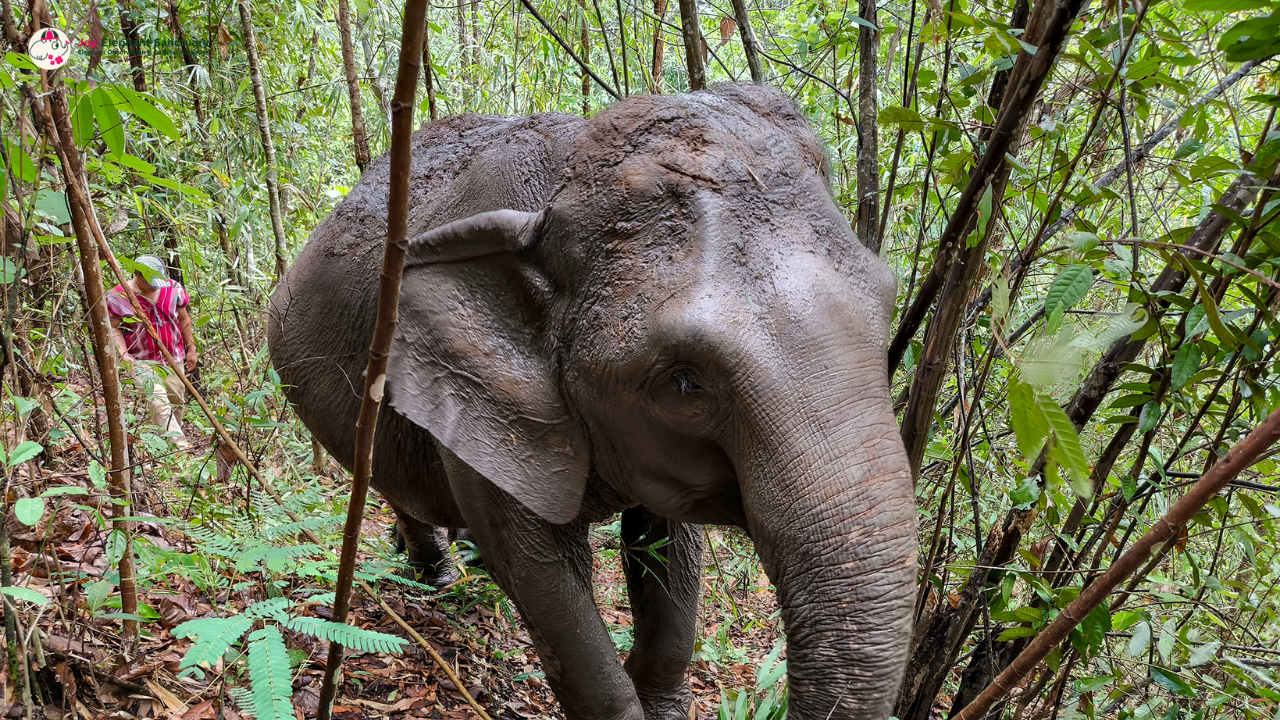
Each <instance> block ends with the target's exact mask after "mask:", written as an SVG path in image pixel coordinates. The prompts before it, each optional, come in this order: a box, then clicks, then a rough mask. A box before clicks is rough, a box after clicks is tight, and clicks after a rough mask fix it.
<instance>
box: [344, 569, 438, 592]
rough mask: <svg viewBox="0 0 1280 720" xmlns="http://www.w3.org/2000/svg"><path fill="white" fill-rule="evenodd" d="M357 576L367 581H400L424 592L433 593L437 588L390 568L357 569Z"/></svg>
mask: <svg viewBox="0 0 1280 720" xmlns="http://www.w3.org/2000/svg"><path fill="white" fill-rule="evenodd" d="M355 576H356V577H358V578H360V579H361V580H364V581H365V582H378V581H379V580H390V581H391V582H394V583H399V584H401V585H405V586H408V587H411V588H417V589H418V590H421V591H423V592H429V593H433V592H435V591H436V588H434V587H432V586H430V585H426V584H424V583H420V582H418V581H417V580H410V579H409V578H407V577H404V576H402V575H397V574H396V573H395V572H392V571H391V569H390V568H388V569H386V570H383V571H382V572H377V573H365V572H359V571H356V573H355Z"/></svg>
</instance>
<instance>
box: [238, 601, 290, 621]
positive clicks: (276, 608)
mask: <svg viewBox="0 0 1280 720" xmlns="http://www.w3.org/2000/svg"><path fill="white" fill-rule="evenodd" d="M292 604H293V601H292V600H290V599H289V598H287V597H274V598H271V599H270V600H263V601H261V602H256V603H254V604H252V605H250V606H249V607H247V608H245V610H244V614H245V615H247V616H249V617H252V618H265V617H276V616H277V615H280V614H281V613H282V612H284V609H285V608H287V607H289V606H290V605H292ZM276 619H277V620H279V618H278V617H277V618H276ZM281 622H283V620H281Z"/></svg>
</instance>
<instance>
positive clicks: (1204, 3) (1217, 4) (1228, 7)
mask: <svg viewBox="0 0 1280 720" xmlns="http://www.w3.org/2000/svg"><path fill="white" fill-rule="evenodd" d="M1268 5H1270V2H1268V0H1186V2H1184V3H1183V4H1182V9H1184V10H1186V11H1187V12H1193V13H1198V12H1240V11H1241V10H1261V9H1263V8H1265V7H1267V6H1268Z"/></svg>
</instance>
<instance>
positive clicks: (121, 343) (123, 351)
mask: <svg viewBox="0 0 1280 720" xmlns="http://www.w3.org/2000/svg"><path fill="white" fill-rule="evenodd" d="M111 340H112V341H113V342H115V344H116V350H119V351H120V359H121V360H132V359H133V357H132V356H131V355H129V343H127V342H125V339H124V331H123V330H121V329H120V318H118V317H115V316H114V315H113V316H112V317H111Z"/></svg>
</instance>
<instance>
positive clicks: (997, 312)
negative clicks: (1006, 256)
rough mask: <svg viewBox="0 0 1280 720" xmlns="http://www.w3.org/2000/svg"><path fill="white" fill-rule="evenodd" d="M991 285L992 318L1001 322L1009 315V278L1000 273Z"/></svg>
mask: <svg viewBox="0 0 1280 720" xmlns="http://www.w3.org/2000/svg"><path fill="white" fill-rule="evenodd" d="M991 286H992V287H991V319H992V321H994V322H1000V321H1002V320H1004V319H1005V318H1007V317H1009V278H1008V277H1007V276H1006V275H1005V274H1004V273H1000V274H999V275H996V279H995V281H994V282H993V283H991Z"/></svg>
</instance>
